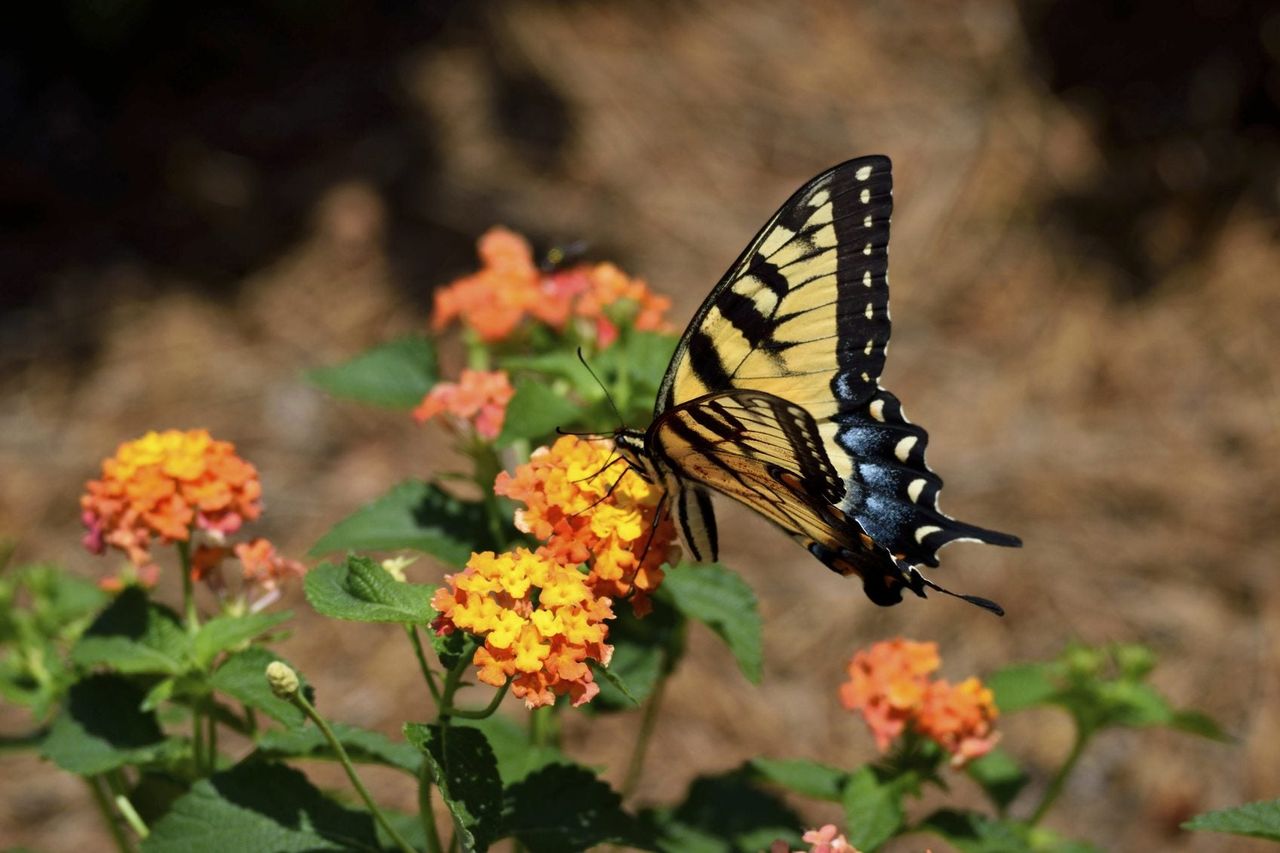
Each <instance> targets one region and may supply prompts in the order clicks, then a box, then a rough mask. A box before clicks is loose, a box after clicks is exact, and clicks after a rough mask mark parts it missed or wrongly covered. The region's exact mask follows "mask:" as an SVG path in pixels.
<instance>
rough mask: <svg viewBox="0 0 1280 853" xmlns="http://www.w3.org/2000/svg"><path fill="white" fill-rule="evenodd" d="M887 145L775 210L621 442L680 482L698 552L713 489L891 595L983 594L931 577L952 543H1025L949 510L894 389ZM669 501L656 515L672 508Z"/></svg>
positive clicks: (713, 537)
mask: <svg viewBox="0 0 1280 853" xmlns="http://www.w3.org/2000/svg"><path fill="white" fill-rule="evenodd" d="M892 209H893V180H892V173H891V165H890V162H889V158H887V157H883V156H871V157H860V158H858V159H856V160H850V161H848V162H846V163H841V164H840V165H838V166H835V167H834V168H832V169H829V170H827V171H826V172H823V173H822V174H820V175H818V176H817V177H816V178H814V179H813V180H811V181H809V182H808V183H807V184H805V185H804V186H803V187H801V188H800V189H799V190H798V191H797V192H796V193H795V195H793V196H792V197H791V198H790V199H788V200H787V202H786V204H784V205H783V206H782V208H781V209H780V210H779V211H778V212H777V213H775V214H774V215H773V217H772V218H771V219H770V220H769V221H768V222H767V223H766V224H765V226H764V228H762V229H761V230H760V233H759V234H757V235H756V236H755V239H753V240H752V241H751V243H750V244H749V245H748V246H747V248H746V249H745V250H744V251H743V252H742V254H741V256H739V258H738V260H737V261H735V262H734V264H733V266H731V267H730V268H729V271H728V272H727V273H726V274H725V276H724V278H722V279H721V280H720V283H719V284H717V285H716V287H715V289H713V290H712V291H711V293H710V295H709V296H707V298H706V300H705V301H704V302H703V303H702V306H701V307H700V308H699V309H698V312H697V313H696V314H695V315H694V317H693V320H692V321H691V322H690V323H689V327H688V329H686V330H685V332H684V335H683V336H682V337H681V338H680V343H679V345H678V347H677V348H676V352H675V355H674V356H673V357H672V359H671V364H670V366H668V367H667V372H666V374H665V376H664V377H663V380H662V384H661V386H660V389H659V391H658V399H657V402H656V404H655V406H654V420H653V423H652V424H651V425H650V426H649V428H648V429H647V430H645V431H643V432H641V431H638V430H630V429H619V430H618V431H617V432H616V434H615V435H614V440H615V444H616V446H617V449H618V452H619V453H620V454H621V455H622V457H623V458H624V459H625V460H626V461H627V463H628V464H629V465H630V466H631V468H632V469H633V470H635V471H636V472H637V473H639V474H640V476H642V477H644V478H645V479H646V480H648V481H650V482H652V483H655V484H658V485H660V486H662V487H663V488H664V490H665V492H664V498H663V512H666V513H671V514H672V515H673V516H674V518H675V520H676V527H677V529H678V530H679V532H680V535H681V538H682V539H683V540H684V544H685V546H686V548H687V551H688V553H689V554H690V555H691V556H692V557H693V558H694V559H697V560H713V559H715V558H716V555H717V551H718V542H717V534H716V524H715V515H714V514H713V511H712V506H711V492H712V491H716V492H720V493H721V494H724V495H728V496H729V497H731V498H733V499H735V500H738V501H741V502H742V503H744V504H746V505H747V506H749V507H751V508H752V509H754V510H755V511H757V512H759V513H760V514H761V515H763V516H764V517H766V518H768V519H769V520H771V521H773V522H774V523H775V524H777V525H778V526H779V527H781V528H782V529H783V530H785V531H786V532H787V533H789V534H790V535H791V536H792V537H793V538H794V539H795V540H796V541H798V542H799V543H800V544H801V545H803V546H804V547H805V549H807V550H808V551H809V553H811V554H812V555H813V556H815V557H817V558H818V559H819V560H820V561H821V562H822V563H824V564H825V565H826V566H827V567H828V568H830V569H832V570H833V571H835V572H838V573H840V574H841V575H851V574H852V575H857V576H858V577H859V578H861V580H862V585H863V589H864V591H865V592H866V594H867V596H868V597H869V598H870V599H871V600H872V601H873V602H875V603H876V604H880V605H890V604H896V603H898V602H899V601H901V600H902V590H903V589H908V590H911V591H912V592H914V593H915V594H916V595H918V596H920V597H921V598H923V597H924V595H925V589H926V588H929V589H935V590H938V591H939V592H943V593H946V594H948V595H955V596H957V597H959V598H963V599H965V600H966V601H969V602H970V603H973V604H976V605H979V606H981V607H985V608H987V609H988V610H991V611H993V612H995V613H1003V611H1002V610H1001V608H1000V607H999V605H997V604H996V603H995V602H992V601H988V600H987V599H985V598H979V597H978V596H971V595H958V594H957V593H953V592H951V591H950V590H947V589H943V588H942V587H940V586H938V585H937V584H935V583H934V582H933V581H931V580H928V579H927V578H925V577H924V576H923V575H921V574H920V572H919V571H918V570H917V569H916V566H918V565H925V566H937V565H938V557H937V552H938V549H939V548H941V547H942V546H943V545H946V544H947V543H949V542H954V541H957V540H969V541H977V542H986V543H988V544H991V545H1004V546H1010V547H1016V546H1018V545H1021V544H1022V543H1021V541H1020V540H1019V539H1018V538H1017V537H1016V536H1010V535H1009V534H1007V533H997V532H996V531H993V530H986V529H983V528H981V527H976V526H974V525H971V524H964V523H962V522H959V521H955V520H953V519H951V518H950V517H948V516H946V515H944V514H943V513H942V511H941V510H939V509H938V491H939V490H940V489H941V488H942V480H941V478H939V477H938V475H936V474H934V473H933V472H932V471H931V470H930V469H929V467H928V465H926V464H925V459H924V453H925V444H926V443H927V441H928V435H927V434H926V432H925V431H924V429H922V428H921V427H919V426H916V425H915V424H912V423H911V422H909V421H908V420H907V419H906V417H905V416H904V415H903V413H902V406H901V405H900V404H899V402H898V399H897V398H896V397H894V396H893V395H892V394H890V393H889V392H888V391H886V390H885V389H883V388H881V387H880V382H879V377H880V373H881V370H882V369H883V368H884V362H885V349H886V347H887V345H888V343H889V326H890V324H889V282H888V277H887V271H888V248H889V216H890V213H891V211H892ZM663 512H660V513H659V514H658V516H657V517H662V515H663Z"/></svg>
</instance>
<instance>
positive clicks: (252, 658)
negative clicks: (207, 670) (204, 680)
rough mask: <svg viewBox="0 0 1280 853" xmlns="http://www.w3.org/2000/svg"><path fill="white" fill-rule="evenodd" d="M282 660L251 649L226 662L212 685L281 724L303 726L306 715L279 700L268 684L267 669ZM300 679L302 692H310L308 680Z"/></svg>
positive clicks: (300, 677)
mask: <svg viewBox="0 0 1280 853" xmlns="http://www.w3.org/2000/svg"><path fill="white" fill-rule="evenodd" d="M278 660H281V658H280V656H279V655H277V654H275V653H273V652H270V651H268V650H267V649H264V648H262V647H261V646H250V647H249V648H247V649H245V650H244V651H241V652H236V653H235V654H233V655H230V656H229V657H228V658H227V659H226V660H224V661H223V662H222V665H221V666H219V667H218V669H217V670H216V671H215V672H214V673H213V675H212V676H211V677H210V679H209V685H210V686H211V687H213V689H214V690H216V691H218V692H219V693H225V694H226V695H228V696H230V697H231V698H233V699H235V700H236V701H237V702H239V703H241V704H242V705H245V706H246V707H249V708H253V709H255V710H257V711H261V712H262V713H264V714H266V715H267V716H269V717H271V719H273V720H276V721H277V722H279V723H283V724H284V725H286V726H301V725H302V724H303V722H304V721H305V720H306V715H305V714H303V713H302V711H301V710H299V709H298V707H297V706H296V705H294V704H293V703H292V702H289V701H286V700H284V699H281V698H280V697H278V696H276V694H275V693H273V692H272V690H271V685H270V684H268V683H267V667H268V666H269V665H270V664H271V663H273V662H274V661H278ZM286 663H287V661H286ZM298 678H299V679H301V680H302V689H303V690H306V691H310V686H309V685H308V684H307V683H306V680H305V679H303V677H302V676H301V675H299V676H298Z"/></svg>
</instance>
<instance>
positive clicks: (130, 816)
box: [116, 794, 151, 838]
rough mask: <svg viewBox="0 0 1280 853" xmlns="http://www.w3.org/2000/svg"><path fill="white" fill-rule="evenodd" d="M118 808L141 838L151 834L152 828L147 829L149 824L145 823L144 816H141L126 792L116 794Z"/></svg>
mask: <svg viewBox="0 0 1280 853" xmlns="http://www.w3.org/2000/svg"><path fill="white" fill-rule="evenodd" d="M116 808H117V809H119V810H120V814H121V816H123V817H124V819H125V821H126V822H127V823H128V824H129V826H130V827H132V828H133V831H134V832H136V833H138V837H139V838H146V837H147V836H148V835H150V834H151V830H149V829H147V825H146V824H145V823H143V821H142V817H141V816H139V814H138V810H137V809H135V808H134V807H133V803H131V802H130V801H129V798H128V797H126V796H125V795H124V794H116Z"/></svg>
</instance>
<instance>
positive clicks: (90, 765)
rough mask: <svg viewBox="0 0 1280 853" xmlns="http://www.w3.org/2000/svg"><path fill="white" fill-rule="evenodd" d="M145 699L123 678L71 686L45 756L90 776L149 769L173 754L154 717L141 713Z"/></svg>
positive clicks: (46, 742) (106, 677)
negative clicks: (138, 767) (123, 769)
mask: <svg viewBox="0 0 1280 853" xmlns="http://www.w3.org/2000/svg"><path fill="white" fill-rule="evenodd" d="M144 696H145V694H144V693H143V691H142V689H141V688H140V687H138V686H137V685H135V684H133V683H132V682H131V681H128V680H126V679H124V678H123V677H121V676H118V675H91V676H89V677H88V678H85V679H83V680H81V681H78V682H76V683H75V684H73V685H71V688H70V690H68V691H67V697H66V700H65V702H64V704H63V708H62V711H61V712H60V713H59V714H58V717H57V719H55V720H54V721H53V726H52V727H51V728H50V731H49V736H48V737H47V738H45V740H44V744H43V745H42V747H41V750H40V751H41V754H42V755H44V757H45V758H48V759H49V760H50V761H52V762H53V763H54V764H56V765H58V766H59V767H61V768H62V769H63V770H69V771H71V772H72V773H78V774H80V775H82V776H89V775H92V774H94V773H104V772H106V771H108V770H114V769H115V768H117V767H123V766H124V765H126V764H146V763H149V762H152V761H155V760H158V759H159V758H161V757H162V756H165V755H168V754H171V753H173V752H174V751H175V750H176V748H177V747H176V745H175V744H171V743H169V742H168V741H166V739H165V736H164V732H163V731H161V730H160V724H159V723H158V722H157V721H156V717H155V715H154V714H151V713H146V712H144V711H142V710H140V706H141V705H142V701H143V698H144Z"/></svg>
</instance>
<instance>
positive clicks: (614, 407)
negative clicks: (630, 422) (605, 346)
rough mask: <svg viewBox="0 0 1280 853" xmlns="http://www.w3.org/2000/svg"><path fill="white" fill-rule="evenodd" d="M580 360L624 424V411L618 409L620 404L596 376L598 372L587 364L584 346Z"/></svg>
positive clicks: (579, 353) (619, 422) (579, 348)
mask: <svg viewBox="0 0 1280 853" xmlns="http://www.w3.org/2000/svg"><path fill="white" fill-rule="evenodd" d="M578 361H580V362H582V366H583V367H585V368H586V369H587V373H590V374H591V378H592V379H594V380H595V381H596V384H597V385H599V386H600V390H601V391H603V392H604V398H605V399H606V400H608V401H609V408H611V409H613V413H614V414H615V415H617V417H618V424H619V425H621V424H622V412H621V411H619V410H618V404H617V403H615V402H613V395H612V394H610V393H609V389H608V388H606V387H605V384H604V383H603V382H601V381H600V377H599V376H596V372H595V371H594V370H592V369H591V365H589V364H587V357H586V356H585V355H583V354H582V347H578Z"/></svg>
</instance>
